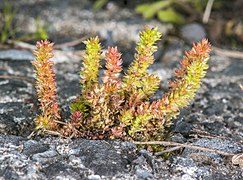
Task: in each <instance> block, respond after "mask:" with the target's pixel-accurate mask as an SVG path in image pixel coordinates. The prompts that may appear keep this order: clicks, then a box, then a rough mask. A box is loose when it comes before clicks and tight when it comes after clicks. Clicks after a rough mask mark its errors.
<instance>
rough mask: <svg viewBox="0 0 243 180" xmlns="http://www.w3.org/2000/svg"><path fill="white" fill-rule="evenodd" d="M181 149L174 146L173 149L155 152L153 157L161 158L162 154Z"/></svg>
mask: <svg viewBox="0 0 243 180" xmlns="http://www.w3.org/2000/svg"><path fill="white" fill-rule="evenodd" d="M181 148H182V147H181V146H175V147H173V148H169V149H166V150H164V151H161V152H157V153H155V154H154V155H155V156H161V155H162V154H165V153H169V152H172V151H176V150H178V149H181Z"/></svg>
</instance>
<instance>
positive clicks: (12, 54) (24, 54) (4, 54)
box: [0, 49, 35, 61]
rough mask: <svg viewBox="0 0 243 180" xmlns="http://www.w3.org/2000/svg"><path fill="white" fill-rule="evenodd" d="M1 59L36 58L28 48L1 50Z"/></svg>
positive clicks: (31, 59) (30, 59)
mask: <svg viewBox="0 0 243 180" xmlns="http://www.w3.org/2000/svg"><path fill="white" fill-rule="evenodd" d="M0 59H1V60H16V61H17V60H29V61H33V60H34V59H35V57H34V55H33V53H32V52H30V51H26V50H15V49H12V50H1V51H0Z"/></svg>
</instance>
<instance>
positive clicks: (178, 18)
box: [158, 8, 185, 24]
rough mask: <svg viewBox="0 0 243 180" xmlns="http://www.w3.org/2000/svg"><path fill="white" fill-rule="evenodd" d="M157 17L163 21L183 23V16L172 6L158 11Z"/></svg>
mask: <svg viewBox="0 0 243 180" xmlns="http://www.w3.org/2000/svg"><path fill="white" fill-rule="evenodd" d="M158 18H159V20H161V21H163V22H171V23H175V24H183V23H185V19H184V17H183V16H182V15H181V14H179V13H177V12H176V11H175V10H174V9H173V8H168V9H165V10H161V11H159V12H158Z"/></svg>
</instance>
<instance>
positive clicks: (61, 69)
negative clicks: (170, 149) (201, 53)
mask: <svg viewBox="0 0 243 180" xmlns="http://www.w3.org/2000/svg"><path fill="white" fill-rule="evenodd" d="M12 2H13V4H14V5H15V6H16V7H17V8H18V9H19V15H18V16H17V18H18V21H17V23H18V26H19V29H20V30H21V29H22V31H27V32H28V31H29V32H31V31H32V30H33V23H32V22H33V20H34V19H35V17H36V13H37V14H38V15H39V16H41V19H42V20H43V21H45V23H47V24H49V26H48V32H49V34H50V38H51V39H52V40H54V41H55V42H57V44H58V43H62V42H65V41H70V40H73V39H76V38H77V37H83V36H90V35H94V34H95V35H99V36H100V37H101V39H102V42H103V47H104V48H107V46H108V45H117V46H118V48H119V50H120V51H121V52H122V53H123V56H122V58H123V59H124V64H125V66H127V65H128V64H129V63H130V62H131V60H132V56H133V52H134V50H133V48H134V45H135V41H136V40H137V39H138V32H139V31H140V30H142V29H143V26H144V25H150V26H158V27H159V30H160V31H162V32H163V33H164V35H165V36H166V34H167V32H168V31H169V30H170V28H171V26H170V25H164V24H161V23H159V22H157V21H152V22H151V21H149V22H144V21H143V20H142V19H141V18H140V17H139V16H137V15H135V14H133V12H132V11H131V10H129V9H120V8H119V7H118V6H116V5H115V4H113V3H111V4H110V5H109V6H107V8H106V9H105V10H102V11H99V12H96V13H93V12H92V11H90V10H89V9H88V7H90V2H89V1H82V3H78V2H79V1H64V0H63V1H55V0H54V1H48V0H42V1H38V0H35V1H25V0H20V1H18V3H16V2H17V1H12ZM77 4H78V5H79V6H77ZM63 8H65V11H61V9H63ZM131 17H133V18H131ZM186 32H187V31H186ZM205 35H206V34H205ZM189 36H190V35H189ZM189 41H190V40H189ZM159 47H160V48H159V52H158V53H156V62H155V64H154V65H152V66H151V68H150V72H151V73H155V74H157V75H158V76H159V77H160V79H161V88H160V90H159V91H158V92H157V93H156V97H155V98H159V97H161V96H162V94H163V92H164V91H165V90H166V89H167V87H168V84H167V82H168V80H169V79H171V78H172V76H173V70H174V69H175V67H178V62H179V60H180V59H181V58H182V55H183V54H182V53H183V50H185V49H188V48H189V47H188V46H187V45H186V44H185V43H184V41H182V40H180V39H177V38H174V39H171V40H170V41H169V43H167V45H166V46H165V45H164V43H163V40H162V41H160V43H159ZM82 49H83V45H80V46H76V47H75V48H70V47H68V48H64V49H60V50H56V51H55V55H56V56H55V62H56V65H55V70H56V72H57V85H58V94H59V96H60V102H61V105H62V109H63V112H65V113H64V116H68V111H69V110H68V106H69V104H70V102H71V101H72V100H73V99H74V98H75V96H76V95H77V94H78V93H79V91H80V89H79V86H80V85H79V70H80V67H81V61H82V59H81V56H80V54H81V53H80V50H82ZM33 58H34V57H33V55H32V54H31V51H30V50H28V49H23V48H22V49H20V48H18V49H16V48H15V49H12V48H11V49H10V48H8V49H2V50H0V178H1V179H93V180H96V179H208V180H210V179H219V180H223V179H243V172H242V164H241V167H240V165H239V164H240V163H235V164H233V163H232V156H223V155H220V154H217V153H212V152H206V151H199V150H195V149H191V148H183V149H180V150H178V151H175V153H173V155H171V156H169V157H167V158H162V157H159V156H155V155H153V154H151V153H150V152H148V151H146V150H144V149H139V148H137V147H136V145H134V144H133V143H131V142H122V141H118V140H114V141H104V140H97V141H93V140H85V139H73V140H71V139H63V138H60V137H55V136H44V137H43V136H34V137H31V138H28V136H29V135H30V133H31V132H32V131H33V129H34V123H33V121H34V118H35V113H36V111H37V109H36V101H37V98H36V95H35V89H34V73H33V67H32V65H31V60H33ZM242 61H243V59H240V58H239V59H235V58H230V57H226V56H218V55H217V54H215V53H214V51H213V53H212V55H211V58H210V61H209V66H210V67H209V70H208V74H207V76H206V77H205V78H204V79H203V83H202V86H201V88H200V90H199V92H198V94H197V96H196V99H195V100H194V101H193V102H192V103H191V105H190V106H189V107H188V108H186V109H183V110H182V111H181V115H180V116H179V117H178V118H177V119H175V120H174V124H173V126H172V127H171V129H170V131H171V133H170V135H169V136H168V139H166V140H167V141H172V142H179V143H183V144H185V143H187V144H191V145H195V146H199V147H206V148H209V149H216V150H220V151H223V152H227V153H230V154H239V153H242V152H243V129H242V124H243V98H242V97H243V90H242V85H243V64H242ZM101 74H102V72H101ZM238 162H239V161H238Z"/></svg>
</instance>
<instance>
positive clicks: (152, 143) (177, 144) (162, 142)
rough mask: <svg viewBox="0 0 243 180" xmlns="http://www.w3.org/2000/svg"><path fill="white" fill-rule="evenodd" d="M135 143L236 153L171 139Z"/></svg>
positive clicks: (135, 142)
mask: <svg viewBox="0 0 243 180" xmlns="http://www.w3.org/2000/svg"><path fill="white" fill-rule="evenodd" d="M133 143H134V144H140V145H163V146H178V147H184V148H190V149H197V150H201V151H207V152H212V153H217V154H221V155H224V156H233V155H234V154H231V153H227V152H223V151H219V150H216V149H209V148H204V147H199V146H194V145H190V144H181V143H177V142H169V141H147V142H137V141H134V142H133Z"/></svg>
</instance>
